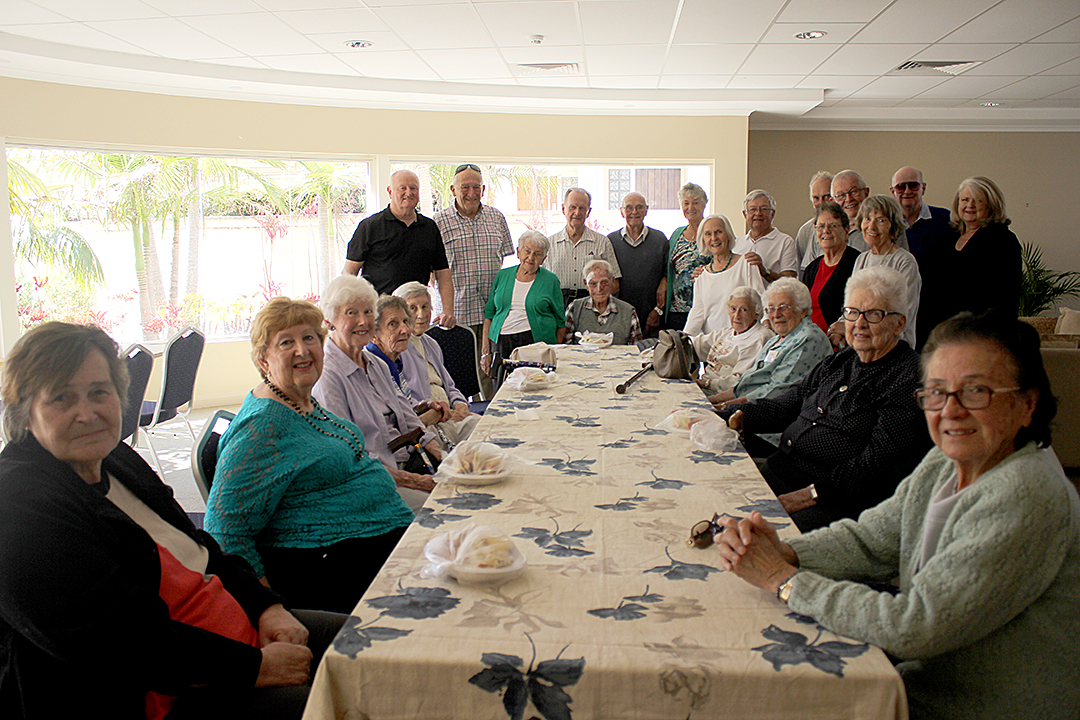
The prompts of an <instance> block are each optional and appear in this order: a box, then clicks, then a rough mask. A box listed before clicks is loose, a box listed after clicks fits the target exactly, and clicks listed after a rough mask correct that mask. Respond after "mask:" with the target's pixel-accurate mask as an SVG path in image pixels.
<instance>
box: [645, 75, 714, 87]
mask: <svg viewBox="0 0 1080 720" xmlns="http://www.w3.org/2000/svg"><path fill="white" fill-rule="evenodd" d="M730 80H731V76H730V75H664V76H663V77H662V78H660V87H661V88H662V89H664V90H693V89H705V88H710V87H715V88H722V87H724V86H726V85H727V83H728V82H729V81H730Z"/></svg>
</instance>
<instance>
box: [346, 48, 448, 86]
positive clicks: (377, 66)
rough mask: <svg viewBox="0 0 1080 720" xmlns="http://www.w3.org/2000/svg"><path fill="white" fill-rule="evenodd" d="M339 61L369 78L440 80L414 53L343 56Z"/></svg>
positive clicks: (375, 53) (399, 52)
mask: <svg viewBox="0 0 1080 720" xmlns="http://www.w3.org/2000/svg"><path fill="white" fill-rule="evenodd" d="M339 59H340V60H341V61H342V62H344V63H346V64H347V65H351V66H352V67H353V68H355V69H356V70H357V71H358V72H360V73H361V74H363V75H365V76H367V77H378V78H389V79H392V80H438V79H439V75H438V74H437V73H436V72H435V71H434V70H432V69H431V68H430V67H428V65H427V63H425V62H424V61H423V60H421V59H420V58H419V57H417V55H416V53H414V52H412V51H408V50H405V51H394V52H372V53H363V54H359V53H358V54H356V55H341V56H339Z"/></svg>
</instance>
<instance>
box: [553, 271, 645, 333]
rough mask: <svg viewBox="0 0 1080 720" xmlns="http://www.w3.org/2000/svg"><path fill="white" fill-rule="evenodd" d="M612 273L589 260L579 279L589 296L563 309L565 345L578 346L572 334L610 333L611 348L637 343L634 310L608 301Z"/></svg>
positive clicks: (625, 304)
mask: <svg viewBox="0 0 1080 720" xmlns="http://www.w3.org/2000/svg"><path fill="white" fill-rule="evenodd" d="M614 274H615V272H614V270H613V269H612V267H611V264H610V263H609V262H607V261H606V260H590V261H589V262H587V263H585V267H584V268H582V271H581V275H582V279H583V280H584V281H585V286H586V287H587V288H588V290H589V296H588V297H583V298H579V299H577V300H574V301H573V302H572V303H570V306H569V307H568V308H566V342H568V343H574V342H580V340H581V338H578V337H577V336H576V335H575V331H576V332H578V333H581V334H582V335H584V334H585V333H586V332H593V333H603V334H606V333H611V335H612V340H611V344H612V345H629V344H631V343H636V342H638V341H639V340H641V324H640V323H639V322H638V316H637V312H636V311H635V310H634V306H633V305H631V304H630V303H628V302H625V301H623V300H620V299H618V298H614V297H611V290H612V283H613V282H614V280H613V278H612V275H614Z"/></svg>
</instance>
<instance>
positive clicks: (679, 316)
mask: <svg viewBox="0 0 1080 720" xmlns="http://www.w3.org/2000/svg"><path fill="white" fill-rule="evenodd" d="M688 317H690V313H688V312H675V311H671V312H669V313H668V314H667V315H665V316H664V323H663V325H664V328H666V329H667V330H682V329H683V328H684V327H686V319H687V318H688ZM638 320H639V321H640V318H638Z"/></svg>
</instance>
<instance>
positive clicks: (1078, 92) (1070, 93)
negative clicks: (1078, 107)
mask: <svg viewBox="0 0 1080 720" xmlns="http://www.w3.org/2000/svg"><path fill="white" fill-rule="evenodd" d="M1054 98H1080V85H1078V86H1076V87H1074V88H1071V89H1069V90H1066V91H1065V92H1059V93H1055V94H1054V95H1051V96H1050V97H1049V98H1047V100H1053V99H1054Z"/></svg>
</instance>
